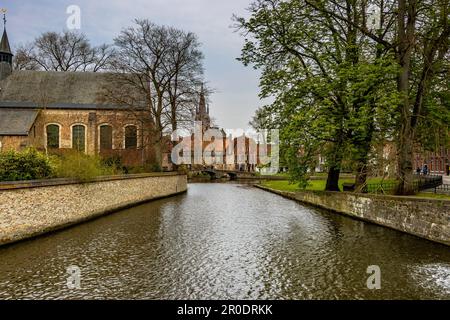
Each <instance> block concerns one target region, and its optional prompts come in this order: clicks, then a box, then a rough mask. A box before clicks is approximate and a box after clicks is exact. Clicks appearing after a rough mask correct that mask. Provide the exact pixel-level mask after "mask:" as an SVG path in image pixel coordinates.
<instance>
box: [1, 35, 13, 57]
mask: <svg viewBox="0 0 450 320" xmlns="http://www.w3.org/2000/svg"><path fill="white" fill-rule="evenodd" d="M0 52H3V53H9V54H12V53H11V47H10V45H9V40H8V34H7V33H6V29H4V30H3V36H2V41H1V42H0Z"/></svg>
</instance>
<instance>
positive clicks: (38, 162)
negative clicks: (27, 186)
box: [0, 148, 54, 181]
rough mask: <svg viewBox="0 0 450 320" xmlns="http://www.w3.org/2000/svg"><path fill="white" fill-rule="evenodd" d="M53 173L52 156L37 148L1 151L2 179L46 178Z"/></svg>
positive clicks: (0, 170)
mask: <svg viewBox="0 0 450 320" xmlns="http://www.w3.org/2000/svg"><path fill="white" fill-rule="evenodd" d="M53 173H54V170H53V168H52V163H51V161H50V158H49V157H47V156H46V155H45V154H43V153H41V152H38V151H37V150H36V149H33V148H28V149H26V150H24V151H21V152H17V151H8V152H5V153H0V181H21V180H37V179H46V178H51V177H52V176H53Z"/></svg>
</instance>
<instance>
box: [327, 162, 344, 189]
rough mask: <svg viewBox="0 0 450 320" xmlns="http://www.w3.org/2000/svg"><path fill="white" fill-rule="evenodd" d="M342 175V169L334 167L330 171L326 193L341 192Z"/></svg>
mask: <svg viewBox="0 0 450 320" xmlns="http://www.w3.org/2000/svg"><path fill="white" fill-rule="evenodd" d="M340 174H341V169H340V168H339V166H332V167H331V168H330V169H329V170H328V177H327V185H326V187H325V191H341V190H340V189H339V175H340Z"/></svg>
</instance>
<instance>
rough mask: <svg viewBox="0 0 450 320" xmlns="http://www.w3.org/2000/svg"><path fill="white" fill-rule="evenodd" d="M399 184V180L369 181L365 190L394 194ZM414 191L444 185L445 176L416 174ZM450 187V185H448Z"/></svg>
mask: <svg viewBox="0 0 450 320" xmlns="http://www.w3.org/2000/svg"><path fill="white" fill-rule="evenodd" d="M397 186H398V182H383V183H369V184H367V185H366V187H365V189H364V191H365V192H368V193H378V194H392V193H393V192H394V191H395V189H396V188H397ZM413 186H414V191H415V192H420V191H423V190H428V189H436V188H440V187H441V186H443V178H442V176H438V175H415V176H414V182H413ZM446 186H448V188H449V189H450V185H446Z"/></svg>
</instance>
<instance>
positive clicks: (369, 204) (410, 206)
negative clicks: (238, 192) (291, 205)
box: [258, 186, 450, 245]
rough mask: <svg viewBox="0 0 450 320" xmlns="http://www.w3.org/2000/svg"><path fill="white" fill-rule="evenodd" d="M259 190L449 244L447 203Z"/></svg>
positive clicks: (342, 194)
mask: <svg viewBox="0 0 450 320" xmlns="http://www.w3.org/2000/svg"><path fill="white" fill-rule="evenodd" d="M258 187H259V188H261V189H264V190H267V191H270V192H273V193H276V194H279V195H282V196H284V197H287V198H290V199H293V200H297V201H300V202H303V203H307V204H311V205H314V206H318V207H321V208H325V209H328V210H332V211H335V212H339V213H343V214H346V215H349V216H351V217H354V218H358V219H362V220H365V221H368V222H372V223H376V224H378V225H381V226H385V227H389V228H392V229H395V230H399V231H402V232H406V233H409V234H412V235H415V236H419V237H422V238H425V239H428V240H432V241H435V242H439V243H443V244H446V245H450V201H448V200H437V199H423V198H415V197H399V196H382V195H371V194H356V193H351V192H325V191H323V192H320V191H303V192H284V191H278V190H273V189H270V188H267V187H263V186H258Z"/></svg>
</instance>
